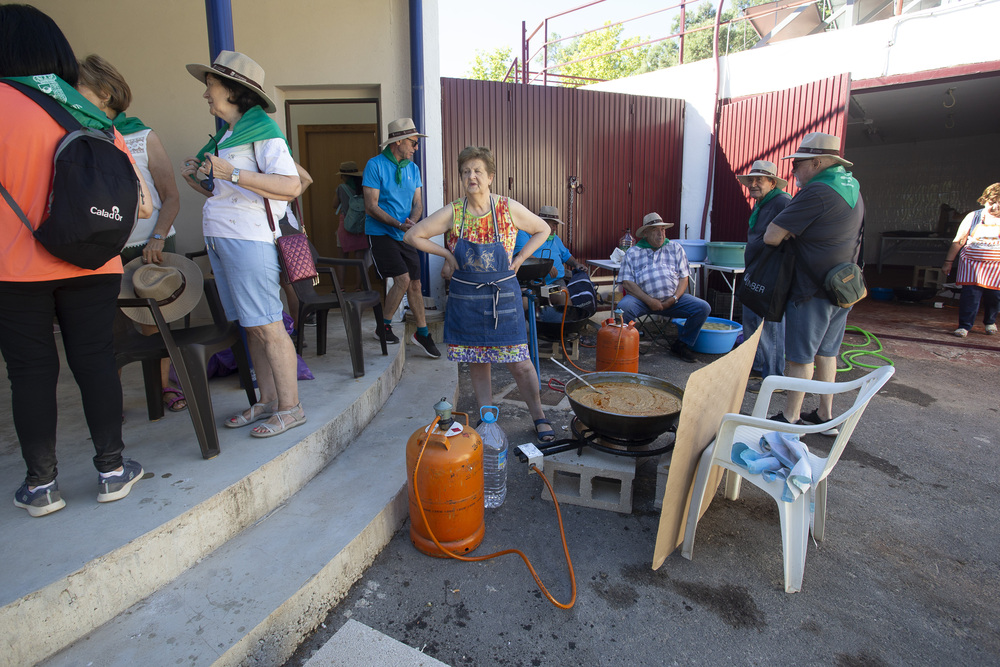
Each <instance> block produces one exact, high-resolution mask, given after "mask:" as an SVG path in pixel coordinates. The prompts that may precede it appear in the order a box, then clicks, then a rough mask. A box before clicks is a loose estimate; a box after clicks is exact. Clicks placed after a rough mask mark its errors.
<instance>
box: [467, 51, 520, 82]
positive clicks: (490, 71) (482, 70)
mask: <svg viewBox="0 0 1000 667" xmlns="http://www.w3.org/2000/svg"><path fill="white" fill-rule="evenodd" d="M513 61H514V49H512V48H511V47H509V46H498V47H497V48H495V49H493V50H492V51H483V50H480V49H477V50H476V57H475V58H474V59H473V61H472V68H471V69H470V70H469V71H468V78H470V79H480V80H482V81H503V78H504V75H505V74H506V73H507V70H508V68H510V65H511V63H512V62H513Z"/></svg>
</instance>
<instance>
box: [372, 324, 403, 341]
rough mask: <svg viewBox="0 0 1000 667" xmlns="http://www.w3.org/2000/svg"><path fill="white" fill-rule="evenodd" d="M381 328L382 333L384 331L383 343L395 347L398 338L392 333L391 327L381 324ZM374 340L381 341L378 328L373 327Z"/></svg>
mask: <svg viewBox="0 0 1000 667" xmlns="http://www.w3.org/2000/svg"><path fill="white" fill-rule="evenodd" d="M382 326H383V327H384V328H383V329H382V331H385V342H387V343H389V344H390V345H395V344H396V343H398V342H399V338H397V337H396V334H394V333H392V325H391V324H383V325H382ZM375 340H382V338H381V337H380V336H379V328H378V327H375Z"/></svg>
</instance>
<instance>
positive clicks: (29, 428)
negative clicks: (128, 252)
mask: <svg viewBox="0 0 1000 667" xmlns="http://www.w3.org/2000/svg"><path fill="white" fill-rule="evenodd" d="M120 287H121V275H120V274H107V275H93V276H85V277H81V278H67V279H65V280H51V281H44V282H26V283H17V282H0V352H2V353H3V357H4V360H5V361H6V362H7V376H8V378H9V380H10V386H11V403H12V406H11V407H12V412H13V415H14V428H15V429H16V431H17V437H18V440H19V441H20V443H21V455H22V456H23V457H24V462H25V464H26V465H27V467H28V472H27V477H26V481H27V483H28V484H29V485H31V486H38V485H41V484H47V483H49V482H51V481H52V480H54V479H55V478H56V474H57V470H56V415H57V410H56V382H57V380H58V378H59V353H58V349H57V347H56V341H55V336H54V335H53V333H52V323H53V320H56V319H57V320H58V322H59V328H60V330H61V332H62V334H61V336H62V339H63V347H64V348H65V350H66V361H67V362H68V363H69V367H70V370H72V371H73V377H74V379H75V380H76V384H77V385H78V386H79V387H80V394H81V396H82V398H83V412H84V415H85V416H86V418H87V426H88V427H89V428H90V436H91V439H92V440H93V442H94V450H95V452H96V454H95V456H94V466H95V467H96V468H97V470H98V471H99V472H110V471H112V470H115V469H116V468H118V467H119V466H120V465H122V450H123V449H124V447H125V446H124V444H123V443H122V387H121V381H120V380H119V379H118V371H117V368H116V367H115V355H114V341H113V333H112V325H113V323H114V318H115V313H116V311H117V303H116V300H117V298H118V292H119V290H120Z"/></svg>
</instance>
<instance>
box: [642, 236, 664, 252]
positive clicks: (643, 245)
mask: <svg viewBox="0 0 1000 667" xmlns="http://www.w3.org/2000/svg"><path fill="white" fill-rule="evenodd" d="M668 243H670V239H664V240H663V245H661V246H660V248H662V247H663V246H665V245H667V244H668ZM635 245H636V247H639V248H649V249H650V250H659V249H660V248H654V247H653V246H652V245H650V243H649V241H647V240H646V239H645V237H644V238H641V239H639V240H638V241H636V244H635Z"/></svg>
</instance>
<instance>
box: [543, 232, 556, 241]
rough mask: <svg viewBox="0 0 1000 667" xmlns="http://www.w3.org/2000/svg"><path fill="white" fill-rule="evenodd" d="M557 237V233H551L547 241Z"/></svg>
mask: <svg viewBox="0 0 1000 667" xmlns="http://www.w3.org/2000/svg"><path fill="white" fill-rule="evenodd" d="M555 237H556V235H555V234H549V238H547V239H545V242H546V243H548V242H549V241H551V240H552V239H554V238H555Z"/></svg>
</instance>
